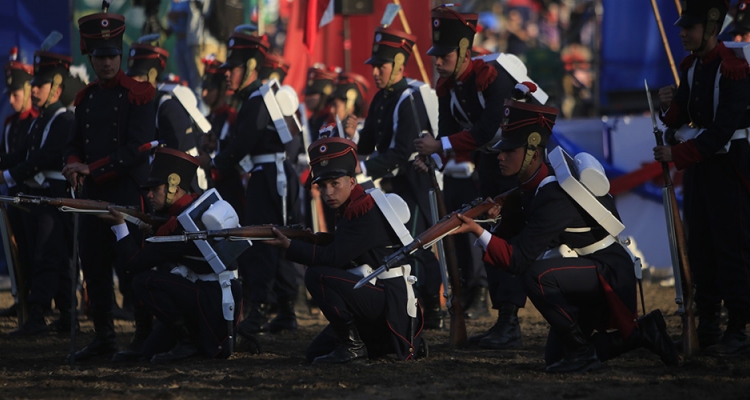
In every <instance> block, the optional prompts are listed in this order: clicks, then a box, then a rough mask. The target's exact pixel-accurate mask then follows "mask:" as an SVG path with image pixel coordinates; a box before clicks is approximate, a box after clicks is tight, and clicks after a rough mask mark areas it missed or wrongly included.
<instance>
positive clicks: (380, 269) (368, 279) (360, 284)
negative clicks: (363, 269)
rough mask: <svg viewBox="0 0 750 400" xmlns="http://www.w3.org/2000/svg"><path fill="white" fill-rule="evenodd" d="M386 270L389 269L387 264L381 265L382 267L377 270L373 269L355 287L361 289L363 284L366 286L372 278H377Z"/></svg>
mask: <svg viewBox="0 0 750 400" xmlns="http://www.w3.org/2000/svg"><path fill="white" fill-rule="evenodd" d="M385 271H387V269H386V267H385V265H383V266H382V267H380V268H378V269H376V270H375V271H373V272H372V273H371V274H370V275H367V276H366V277H364V278H362V279H360V280H359V282H357V284H356V285H354V288H355V289H359V288H361V287H362V286H365V285H366V284H368V283H369V282H370V280H371V279H373V278H377V277H378V275H380V274H382V273H383V272H385Z"/></svg>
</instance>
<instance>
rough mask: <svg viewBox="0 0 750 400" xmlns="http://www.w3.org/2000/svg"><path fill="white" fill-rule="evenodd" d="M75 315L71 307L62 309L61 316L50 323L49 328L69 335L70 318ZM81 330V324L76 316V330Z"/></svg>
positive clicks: (60, 333) (59, 333)
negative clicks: (71, 311)
mask: <svg viewBox="0 0 750 400" xmlns="http://www.w3.org/2000/svg"><path fill="white" fill-rule="evenodd" d="M72 317H73V316H72V315H71V313H70V309H62V310H60V318H59V319H56V320H54V321H52V322H50V324H49V330H50V331H52V332H55V333H57V334H58V335H69V334H70V320H71V318H72ZM80 331H81V325H80V324H79V323H78V318H76V332H80Z"/></svg>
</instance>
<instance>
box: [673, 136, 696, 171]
mask: <svg viewBox="0 0 750 400" xmlns="http://www.w3.org/2000/svg"><path fill="white" fill-rule="evenodd" d="M702 159H703V157H701V154H700V153H699V152H698V148H697V147H695V141H693V140H688V141H687V142H685V143H680V144H677V145H674V146H672V160H674V166H675V167H676V168H677V169H679V170H683V169H685V168H687V167H689V166H691V165H693V164H695V163H697V162H698V161H700V160H702Z"/></svg>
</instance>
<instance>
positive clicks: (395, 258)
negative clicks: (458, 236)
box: [354, 194, 507, 289]
mask: <svg viewBox="0 0 750 400" xmlns="http://www.w3.org/2000/svg"><path fill="white" fill-rule="evenodd" d="M506 195H507V194H502V195H500V196H497V197H495V198H494V199H490V198H489V197H488V198H487V199H485V200H482V198H481V197H478V198H476V199H474V201H472V202H471V203H469V204H467V205H464V206H463V207H462V208H461V209H460V210H457V211H454V212H452V213H450V214H448V215H446V216H445V217H443V218H442V219H441V220H440V221H438V222H437V223H436V224H435V225H432V226H431V227H429V228H427V229H426V230H425V231H424V232H422V233H421V234H420V235H419V236H417V237H415V238H414V240H413V241H412V242H411V243H409V244H407V245H406V246H404V247H402V248H400V249H399V250H397V251H396V252H395V253H393V254H391V255H389V256H388V257H386V258H385V259H383V265H381V266H380V268H378V269H376V270H375V271H373V273H371V274H370V275H368V276H366V277H364V278H362V279H361V280H360V281H359V282H357V284H356V285H354V288H355V289H359V288H361V287H362V286H364V285H365V284H367V283H368V282H369V281H370V280H371V279H373V278H377V277H378V275H380V274H382V273H383V272H385V271H388V270H390V269H391V268H394V267H399V266H401V265H402V264H403V263H404V261H405V260H406V258H407V257H409V255H411V254H412V253H414V252H415V251H417V250H418V249H420V248H423V249H429V248H430V246H432V245H433V244H435V242H437V241H438V240H440V239H442V238H444V237H446V236H448V235H450V234H451V232H453V231H455V230H456V229H458V228H459V227H460V226H461V224H462V222H461V220H460V219H458V214H463V215H464V216H466V217H467V218H472V219H474V218H476V217H478V216H480V215H482V214H484V213H486V212H487V211H488V210H489V209H490V208H492V207H493V206H495V205H502V204H503V201H504V200H505V197H504V196H506Z"/></svg>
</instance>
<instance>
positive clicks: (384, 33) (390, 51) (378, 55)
mask: <svg viewBox="0 0 750 400" xmlns="http://www.w3.org/2000/svg"><path fill="white" fill-rule="evenodd" d="M416 41H417V37H416V36H414V35H410V34H408V33H406V32H402V31H400V30H397V29H393V28H389V27H382V26H380V27H378V28H376V29H375V38H374V40H373V43H372V55H371V56H370V58H369V59H368V60H367V61H365V64H370V65H382V64H386V63H392V62H394V59H395V57H396V55H397V54H402V55H403V57H404V58H403V60H402V61H401V62H402V63H405V62H406V60H408V59H409V56H411V54H412V47H413V46H414V43H415V42H416Z"/></svg>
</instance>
